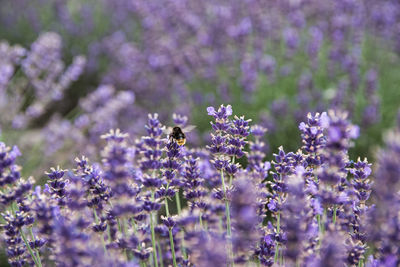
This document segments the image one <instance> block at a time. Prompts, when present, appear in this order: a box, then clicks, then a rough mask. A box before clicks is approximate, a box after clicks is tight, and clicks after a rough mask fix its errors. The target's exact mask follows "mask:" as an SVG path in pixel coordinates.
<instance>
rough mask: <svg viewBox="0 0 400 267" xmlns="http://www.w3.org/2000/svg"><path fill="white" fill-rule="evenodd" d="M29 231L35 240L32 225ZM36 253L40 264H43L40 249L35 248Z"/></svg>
mask: <svg viewBox="0 0 400 267" xmlns="http://www.w3.org/2000/svg"><path fill="white" fill-rule="evenodd" d="M29 233H30V235H31V238H32V241H34V240H35V235H34V234H33V230H32V226H30V227H29ZM34 250H35V253H36V259H37V261H38V263H39V266H42V260H41V259H40V253H39V249H37V248H35V249H34Z"/></svg>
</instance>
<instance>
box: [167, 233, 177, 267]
mask: <svg viewBox="0 0 400 267" xmlns="http://www.w3.org/2000/svg"><path fill="white" fill-rule="evenodd" d="M169 242H170V243H171V252H172V261H173V263H174V267H177V265H176V256H175V247H174V237H173V236H172V228H170V229H169Z"/></svg>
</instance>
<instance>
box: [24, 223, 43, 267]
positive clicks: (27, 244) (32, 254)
mask: <svg viewBox="0 0 400 267" xmlns="http://www.w3.org/2000/svg"><path fill="white" fill-rule="evenodd" d="M19 233H20V234H21V237H22V239H23V240H24V243H25V246H26V247H27V248H28V251H29V254H31V257H32V259H33V261H34V262H35V265H36V266H40V267H41V266H42V264H41V263H40V264H39V262H38V260H37V259H36V256H35V254H34V253H33V250H32V248H31V246H30V245H29V242H28V240H27V239H26V236H25V234H24V231H22V229H19Z"/></svg>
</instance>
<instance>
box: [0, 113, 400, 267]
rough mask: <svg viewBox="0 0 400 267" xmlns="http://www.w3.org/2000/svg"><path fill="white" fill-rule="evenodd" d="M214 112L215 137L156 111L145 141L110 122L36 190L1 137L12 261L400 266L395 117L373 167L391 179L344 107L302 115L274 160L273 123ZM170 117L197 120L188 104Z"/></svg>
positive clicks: (6, 227)
mask: <svg viewBox="0 0 400 267" xmlns="http://www.w3.org/2000/svg"><path fill="white" fill-rule="evenodd" d="M207 111H208V114H209V115H211V116H213V117H214V119H215V121H213V122H212V123H211V124H212V127H213V129H214V131H215V134H212V138H211V144H210V145H209V146H208V147H207V150H202V149H199V148H192V147H191V144H190V142H188V145H186V146H184V145H179V144H178V143H177V142H176V140H175V139H174V138H173V137H171V136H169V133H168V132H167V133H166V132H165V127H164V126H163V125H162V123H161V121H160V119H159V117H158V116H157V115H156V114H154V115H149V116H148V122H147V125H146V126H145V129H146V131H147V135H146V136H143V137H141V138H140V139H138V140H137V141H136V142H135V143H134V144H133V143H131V140H130V138H129V135H128V134H126V133H123V132H121V131H120V130H118V129H117V130H110V131H109V132H108V133H107V134H104V135H102V139H103V140H104V141H105V144H104V147H103V149H102V152H101V161H100V162H95V161H94V162H93V163H90V162H89V158H88V157H85V156H81V157H79V158H75V167H74V169H70V170H66V169H65V170H64V169H61V168H60V167H57V168H51V169H50V171H49V172H46V174H47V177H48V181H47V183H46V184H45V186H44V187H43V189H42V186H37V187H36V188H35V190H34V191H33V190H32V183H33V181H29V182H24V179H22V178H21V175H20V167H19V166H18V165H16V163H15V161H16V159H17V157H18V156H19V155H20V153H19V150H18V149H17V148H16V147H14V148H13V149H11V148H8V147H6V146H5V145H4V144H3V143H1V146H0V147H1V149H2V151H1V153H0V167H1V168H0V171H1V173H0V174H1V180H2V181H3V183H2V198H1V199H2V206H3V207H4V212H3V213H2V216H3V219H4V224H3V225H2V230H3V233H4V235H3V237H4V238H3V240H4V243H5V246H6V254H7V256H8V259H9V263H10V264H11V265H12V266H23V265H25V264H30V265H36V266H46V265H48V264H56V265H58V266H72V265H96V266H109V265H115V266H127V265H128V266H141V267H143V266H156V267H157V266H166V265H169V266H175V267H176V266H192V265H196V266H225V265H228V266H232V265H246V264H258V265H262V266H273V265H274V264H275V265H288V266H338V265H339V266H380V265H382V266H397V265H398V263H399V256H398V247H399V246H398V243H399V242H398V234H397V233H398V229H400V228H399V222H400V220H399V216H398V209H397V208H396V207H397V206H398V205H397V204H398V202H399V199H398V194H397V191H398V185H399V183H398V181H397V180H398V179H397V177H398V175H399V173H400V172H399V170H398V166H399V164H398V161H399V159H400V156H399V155H398V154H399V153H398V152H399V151H400V150H399V147H400V145H399V143H400V142H399V140H400V139H399V134H398V131H397V130H395V131H393V132H391V133H390V134H389V135H388V138H387V144H386V145H387V147H386V148H385V149H383V150H381V152H380V153H379V154H378V158H379V160H378V163H379V164H378V166H377V170H376V175H378V176H379V177H381V178H382V179H384V180H383V181H384V183H382V184H380V185H376V184H373V183H372V181H371V180H372V179H371V178H370V177H371V175H372V169H373V168H372V165H371V164H370V163H369V162H368V161H367V160H366V159H364V160H361V159H357V161H351V160H350V157H349V155H348V150H349V148H350V147H351V146H352V145H353V144H352V140H353V139H355V138H357V136H358V127H357V126H355V125H353V124H351V122H350V121H348V120H347V117H346V115H345V113H342V112H340V111H329V112H327V113H325V112H324V113H321V114H319V113H316V114H314V115H313V114H309V115H308V116H307V121H306V122H302V123H300V126H299V129H300V132H301V137H302V146H301V149H299V150H298V151H296V152H285V150H284V149H283V147H279V148H278V153H276V154H273V156H274V161H272V162H271V163H270V162H268V161H265V157H266V149H265V143H264V141H263V139H262V138H263V136H264V135H265V133H266V131H267V130H266V129H265V128H263V127H262V126H258V125H254V126H252V127H250V125H249V120H245V119H244V118H243V117H236V116H235V117H234V119H233V120H231V119H230V116H231V115H232V113H233V111H232V108H231V106H229V105H228V106H224V105H221V106H220V107H219V108H218V109H217V110H216V109H215V108H212V107H210V108H208V110H207ZM173 120H174V121H175V123H176V125H179V126H181V127H184V125H186V124H187V118H185V117H184V116H179V115H175V116H174V117H173ZM187 135H190V133H187ZM247 138H249V141H246V139H247ZM247 142H248V144H249V149H250V151H246V145H247ZM243 158H247V162H248V163H247V167H243V166H242V164H244V163H243V162H244V161H242V160H243ZM236 159H240V163H238V162H236V163H235V160H236ZM232 166H235V168H236V169H235V171H232V170H233V167H232ZM271 167H272V169H271V170H270V168H271ZM378 176H377V177H378ZM227 177H229V180H227V179H225V178H227ZM220 187H221V188H220ZM11 193H13V194H11ZM181 196H183V197H184V199H185V200H186V201H181ZM370 196H373V197H372V198H371V199H370ZM220 200H221V201H220ZM172 204H175V205H176V208H175V205H172ZM377 226H379V228H377Z"/></svg>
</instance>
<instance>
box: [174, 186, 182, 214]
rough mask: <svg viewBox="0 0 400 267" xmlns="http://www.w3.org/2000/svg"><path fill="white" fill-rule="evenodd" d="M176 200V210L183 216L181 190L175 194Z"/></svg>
mask: <svg viewBox="0 0 400 267" xmlns="http://www.w3.org/2000/svg"><path fill="white" fill-rule="evenodd" d="M175 199H176V209H177V210H178V215H179V214H181V211H182V208H181V197H180V196H179V190H178V192H176V194H175Z"/></svg>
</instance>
